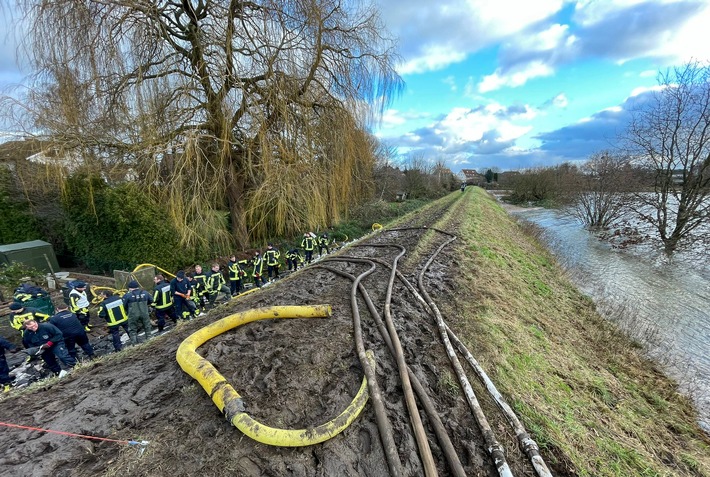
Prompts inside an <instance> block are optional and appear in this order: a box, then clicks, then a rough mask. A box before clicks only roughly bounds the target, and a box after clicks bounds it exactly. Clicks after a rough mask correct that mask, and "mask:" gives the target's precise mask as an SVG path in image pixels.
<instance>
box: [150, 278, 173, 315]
mask: <svg viewBox="0 0 710 477" xmlns="http://www.w3.org/2000/svg"><path fill="white" fill-rule="evenodd" d="M153 303H155V309H156V310H164V309H166V308H170V307H171V306H173V293H172V291H171V290H170V284H169V283H168V282H166V281H165V280H163V281H162V282H160V283H158V284H157V285H155V288H153Z"/></svg>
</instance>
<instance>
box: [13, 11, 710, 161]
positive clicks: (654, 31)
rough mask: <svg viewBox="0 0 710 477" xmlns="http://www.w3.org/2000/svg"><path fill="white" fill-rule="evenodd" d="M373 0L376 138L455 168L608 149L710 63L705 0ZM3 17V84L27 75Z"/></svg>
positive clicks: (406, 154) (577, 156) (402, 154)
mask: <svg viewBox="0 0 710 477" xmlns="http://www.w3.org/2000/svg"><path fill="white" fill-rule="evenodd" d="M1 1H2V2H5V1H6V0H1ZM374 1H375V5H376V6H377V7H378V8H379V10H380V14H381V17H382V20H383V22H384V23H385V26H386V29H387V31H389V34H390V35H391V36H392V37H393V38H395V39H396V41H397V45H398V51H399V55H400V57H401V62H400V63H399V64H398V68H397V71H398V72H399V74H400V75H401V76H402V78H403V80H404V82H405V88H404V90H403V92H402V93H401V94H400V95H399V96H397V97H395V98H392V100H391V102H390V103H389V107H388V108H387V109H386V110H385V111H384V115H383V116H382V118H381V121H379V122H378V123H377V124H376V125H374V126H373V133H374V134H375V135H376V136H377V137H378V138H380V139H381V140H382V141H383V142H384V143H385V144H387V145H389V146H392V147H393V148H395V150H396V151H397V152H398V154H399V156H398V160H400V161H401V162H403V163H406V162H407V161H408V160H409V158H412V157H416V158H418V159H419V158H424V159H427V160H431V161H444V162H445V163H446V164H447V165H448V166H449V167H450V168H451V170H452V171H453V172H459V171H460V170H461V169H476V170H483V171H485V170H486V169H488V168H493V169H494V170H500V171H505V170H519V169H526V168H531V167H539V166H550V165H554V164H558V163H561V162H565V161H583V160H585V159H586V158H588V157H589V156H590V155H591V154H593V153H594V152H599V151H602V150H606V149H613V147H614V145H615V144H617V140H616V138H617V136H618V135H619V134H620V133H621V132H623V130H624V128H625V124H626V123H627V121H628V118H629V109H630V108H632V107H633V106H634V104H638V102H639V101H643V99H644V98H647V97H648V96H649V95H651V94H653V92H654V91H655V90H657V89H658V88H657V84H658V82H657V75H658V73H659V71H666V69H667V68H671V67H673V66H678V65H682V64H683V63H685V62H687V61H688V60H691V59H694V60H698V61H701V62H703V61H708V60H710V33H708V32H707V30H708V29H709V28H710V0H701V1H699V0H374ZM5 13H7V12H5ZM6 20H7V15H3V14H2V11H0V42H2V46H3V47H2V48H0V89H4V88H5V87H7V86H9V85H11V84H16V83H18V82H21V80H22V74H21V73H20V71H19V69H18V66H17V64H16V61H15V48H14V44H13V41H12V37H11V36H8V34H7V30H8V26H7V21H6Z"/></svg>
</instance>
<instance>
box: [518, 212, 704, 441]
mask: <svg viewBox="0 0 710 477" xmlns="http://www.w3.org/2000/svg"><path fill="white" fill-rule="evenodd" d="M511 213H513V214H514V215H516V216H518V217H520V218H523V219H525V220H528V221H531V222H533V223H535V224H537V225H538V226H539V227H541V228H542V229H543V230H544V233H543V237H544V240H545V241H546V242H547V244H548V247H549V248H550V250H551V251H552V253H554V254H555V255H556V257H557V259H558V261H559V262H560V263H561V264H562V265H563V266H564V267H565V268H566V269H567V270H568V272H569V274H570V276H571V278H572V280H573V281H574V283H575V284H576V285H577V287H578V288H579V289H580V290H582V292H584V293H585V294H587V295H589V296H590V297H591V298H592V299H593V300H594V301H595V303H596V304H597V306H598V309H599V311H600V313H602V314H603V315H604V316H605V317H607V318H608V319H611V320H613V321H614V322H616V323H617V324H618V325H619V326H620V327H621V328H622V329H623V330H624V331H626V332H627V333H628V334H629V335H630V336H631V337H632V338H634V339H636V340H637V341H638V342H640V343H642V344H643V345H644V346H645V348H646V349H647V351H648V354H649V355H650V356H651V357H652V358H653V359H654V360H655V361H656V362H658V363H659V364H660V366H661V368H663V369H664V370H665V371H666V373H667V374H668V375H669V376H671V377H673V378H675V379H676V380H677V381H678V383H679V385H680V388H681V391H682V392H684V393H686V394H687V395H689V396H690V397H691V398H692V399H693V401H694V402H695V404H696V406H697V408H698V411H699V414H700V415H699V422H700V425H701V426H702V427H703V429H705V431H706V432H708V433H710V263H709V262H710V261H709V260H708V259H707V249H703V250H701V251H700V254H697V253H696V254H695V255H694V256H692V257H691V256H688V255H686V256H684V255H683V254H678V256H677V257H674V259H673V261H672V262H671V263H669V262H668V260H667V259H665V257H664V256H663V254H662V253H659V252H655V251H653V250H652V249H650V248H648V249H646V250H642V251H641V252H640V251H639V250H638V249H637V250H635V251H630V250H619V249H614V248H612V247H611V246H609V245H608V244H607V243H605V242H602V241H600V240H599V239H598V238H596V237H595V236H594V235H593V234H591V233H589V232H588V231H586V230H584V229H583V228H582V226H581V225H580V224H579V223H578V222H577V221H575V220H574V219H573V218H571V217H568V216H566V215H564V214H562V213H560V212H559V211H554V210H545V209H530V210H520V211H513V212H511ZM696 252H697V251H696Z"/></svg>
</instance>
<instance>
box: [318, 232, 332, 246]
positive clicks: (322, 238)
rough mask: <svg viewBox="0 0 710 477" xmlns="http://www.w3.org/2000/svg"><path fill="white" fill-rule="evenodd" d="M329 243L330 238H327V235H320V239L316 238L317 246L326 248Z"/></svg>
mask: <svg viewBox="0 0 710 477" xmlns="http://www.w3.org/2000/svg"><path fill="white" fill-rule="evenodd" d="M329 242H330V238H328V236H327V235H321V236H320V237H318V245H319V246H320V247H327V246H328V243H329Z"/></svg>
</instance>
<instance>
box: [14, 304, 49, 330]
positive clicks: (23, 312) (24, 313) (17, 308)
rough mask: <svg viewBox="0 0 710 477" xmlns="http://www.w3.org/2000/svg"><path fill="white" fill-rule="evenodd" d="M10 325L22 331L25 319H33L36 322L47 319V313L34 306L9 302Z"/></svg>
mask: <svg viewBox="0 0 710 477" xmlns="http://www.w3.org/2000/svg"><path fill="white" fill-rule="evenodd" d="M9 308H10V311H11V313H10V326H12V327H13V328H15V329H16V330H17V331H19V332H20V333H22V330H23V329H24V328H23V325H24V323H25V321H27V320H35V321H37V322H42V321H47V320H48V319H49V315H48V314H46V313H42V312H41V311H39V310H38V309H36V308H32V307H30V306H25V305H23V304H22V303H18V302H12V303H10V306H9Z"/></svg>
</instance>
